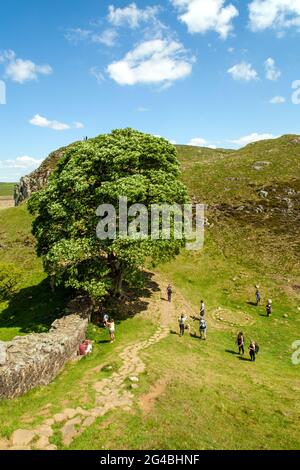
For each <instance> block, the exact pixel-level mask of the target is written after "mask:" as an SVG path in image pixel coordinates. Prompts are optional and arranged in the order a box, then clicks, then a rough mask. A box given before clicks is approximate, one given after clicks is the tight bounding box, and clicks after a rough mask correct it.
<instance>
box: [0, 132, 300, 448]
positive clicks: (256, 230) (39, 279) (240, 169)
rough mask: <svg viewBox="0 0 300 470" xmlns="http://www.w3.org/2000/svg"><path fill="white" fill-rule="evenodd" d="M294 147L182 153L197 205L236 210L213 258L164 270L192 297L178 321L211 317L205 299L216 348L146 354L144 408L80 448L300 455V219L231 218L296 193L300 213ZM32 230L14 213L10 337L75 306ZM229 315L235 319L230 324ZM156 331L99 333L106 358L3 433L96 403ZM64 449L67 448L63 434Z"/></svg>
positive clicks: (139, 393)
mask: <svg viewBox="0 0 300 470" xmlns="http://www.w3.org/2000/svg"><path fill="white" fill-rule="evenodd" d="M293 139H294V136H284V137H282V138H281V139H278V140H276V141H264V142H259V143H257V144H253V145H250V146H247V147H245V149H242V150H239V151H227V150H222V149H218V150H216V151H213V150H210V149H198V148H193V147H186V146H182V147H179V157H180V160H181V161H182V166H183V176H182V177H183V180H184V181H185V182H186V183H187V184H188V187H189V190H190V195H191V196H194V197H195V198H196V199H197V200H199V201H201V202H204V203H206V204H209V205H214V204H217V205H221V204H222V205H223V206H222V207H223V209H224V210H223V211H220V210H218V211H215V210H213V209H212V208H209V209H208V211H207V216H208V219H209V221H210V222H211V226H210V227H208V228H207V230H206V233H205V245H204V248H203V250H201V251H199V252H187V251H183V252H182V253H181V254H180V255H179V256H178V258H177V259H176V260H174V261H172V262H169V263H167V264H165V265H163V266H159V267H157V271H159V273H160V275H161V277H162V278H164V279H166V281H170V282H172V283H173V285H174V286H175V290H176V291H178V292H180V293H181V294H183V296H184V298H185V299H186V300H184V301H181V300H180V297H176V306H177V312H181V311H186V312H190V308H192V310H193V311H194V312H195V313H198V309H199V302H200V299H201V298H204V300H205V303H206V309H207V313H206V315H207V322H208V339H207V341H206V342H204V341H200V340H199V339H197V338H193V337H189V336H188V335H186V336H185V337H184V338H181V339H180V338H179V337H178V336H177V335H174V334H170V335H169V336H168V337H167V338H166V339H164V340H163V341H161V342H160V343H158V344H156V345H154V346H151V348H149V349H148V350H147V351H146V352H144V353H142V357H143V360H144V362H145V363H146V364H147V368H146V372H145V373H144V374H142V375H141V380H140V384H139V388H138V389H137V390H135V391H134V393H135V395H136V402H135V406H134V408H133V410H132V412H130V413H129V412H125V411H122V410H115V411H113V412H110V413H108V414H107V415H105V416H104V417H102V418H99V419H98V420H97V421H96V422H95V423H94V424H93V425H92V426H91V427H90V428H89V429H87V430H86V431H85V432H84V433H83V434H81V435H80V436H79V437H78V438H77V439H75V440H74V441H73V443H72V444H71V447H70V448H72V449H101V448H103V449H195V448H196V449H300V435H299V424H298V423H299V418H300V400H299V396H300V380H299V371H300V365H299V366H296V365H293V364H292V362H291V355H292V352H293V351H292V343H293V342H294V341H295V340H298V339H300V337H299V326H300V311H299V307H300V297H299V288H298V287H297V286H299V285H300V277H299V273H300V265H299V225H298V223H299V222H298V221H297V220H296V219H294V213H292V214H289V213H287V214H285V215H283V214H282V213H278V214H277V216H272V215H271V214H270V213H269V212H266V213H264V214H263V215H260V214H256V215H255V216H254V215H253V214H252V213H249V214H247V213H241V214H237V213H236V212H235V211H232V210H231V208H232V207H235V206H238V205H246V206H247V207H250V208H251V207H252V206H255V205H257V204H261V203H262V204H264V205H265V206H266V205H269V208H272V207H279V206H280V204H281V202H280V200H279V199H276V197H275V196H276V195H279V196H280V197H284V196H283V195H284V192H285V190H286V189H287V188H290V189H295V191H296V194H295V196H294V199H293V201H294V204H295V207H296V208H297V207H298V206H297V203H298V202H297V197H298V195H297V191H298V187H299V186H298V185H299V176H298V175H299V150H298V148H299V147H300V146H299V145H294V144H292V143H291V141H292V140H293ZM258 161H269V162H270V164H269V165H267V166H266V167H265V168H264V169H263V170H260V171H257V170H254V169H253V165H254V164H255V163H256V162H258ZM233 178H234V179H233ZM262 188H265V189H266V188H267V189H268V192H269V195H270V196H269V198H268V201H261V199H260V198H259V197H258V191H259V190H260V189H262ZM272 189H276V191H272ZM299 189H300V188H299ZM30 224H31V218H30V216H29V215H28V213H27V211H26V206H25V205H23V206H21V207H18V208H14V209H7V210H4V211H2V212H1V213H0V236H1V248H0V255H1V259H2V260H3V261H4V262H11V263H15V264H16V265H17V266H18V267H22V269H23V272H24V276H23V284H22V286H21V289H20V292H19V293H18V294H17V295H16V297H15V298H14V299H13V300H12V301H11V302H10V303H2V304H0V340H1V339H2V340H3V339H4V340H7V339H11V338H12V337H13V336H14V335H15V334H25V333H27V332H28V331H44V330H46V329H47V328H48V327H49V325H50V323H51V321H52V320H53V319H54V318H55V317H56V316H57V315H59V314H60V313H63V311H64V307H65V303H66V301H67V297H68V296H67V295H66V293H64V292H57V293H56V294H55V296H53V294H51V292H50V288H49V284H48V282H47V280H46V279H45V275H44V273H43V270H42V266H41V262H40V260H38V259H37V258H36V256H35V253H34V241H33V239H32V237H31V235H30ZM25 240H26V242H25ZM257 283H258V284H260V286H261V292H262V297H263V299H262V305H261V307H258V308H257V307H255V306H253V305H252V304H251V303H252V302H253V300H254V294H255V289H254V285H255V284H257ZM29 297H30V298H29ZM270 297H271V298H272V299H273V310H274V312H273V315H272V317H271V318H267V317H266V316H265V310H264V306H265V303H266V300H267V299H268V298H270ZM218 308H221V309H222V312H223V311H225V314H224V316H225V317H226V318H225V321H223V322H219V323H218V321H217V320H216V319H215V313H216V311H217V309H218ZM285 314H287V315H288V318H284V315H285ZM226 315H228V318H227V316H226ZM245 315H246V316H247V319H248V320H247V322H246V323H245V322H244V318H245ZM176 316H177V313H176ZM173 328H177V324H176V317H175V318H174V322H173ZM194 328H195V329H197V323H195V325H193V326H192V330H193V329H194ZM240 329H242V330H243V331H244V334H245V337H246V355H245V358H246V359H247V358H248V352H247V347H248V344H249V340H250V338H254V339H255V340H257V341H258V343H259V345H260V352H259V354H258V356H257V361H256V363H254V364H253V363H250V362H248V361H247V360H240V359H239V357H238V356H237V355H236V354H235V352H236V346H235V338H236V335H237V333H238V331H239V330H240ZM154 331H155V325H154V324H153V323H152V322H150V321H149V318H148V317H147V319H143V318H142V317H141V316H140V315H138V316H133V317H132V318H130V319H124V318H123V319H121V317H120V322H119V323H118V325H117V342H116V343H114V344H113V345H110V344H106V343H102V342H101V341H103V340H104V339H105V338H106V336H105V335H106V334H107V333H106V332H105V331H104V330H103V329H101V328H97V327H92V326H91V327H90V328H89V337H91V338H93V339H94V340H95V341H96V343H97V344H96V346H95V351H94V353H93V355H92V356H90V357H88V358H85V359H83V360H81V361H80V362H79V363H75V364H74V363H71V364H69V365H67V366H66V368H65V369H64V371H63V372H62V373H61V374H60V375H59V376H58V377H57V378H56V379H55V380H54V382H53V383H52V384H51V385H50V386H49V387H42V388H38V389H36V390H33V391H31V392H30V393H28V394H27V395H25V396H23V397H20V398H17V399H15V400H12V401H3V402H1V404H0V420H1V423H4V424H3V425H1V429H0V435H1V436H9V435H10V434H11V432H12V431H13V430H14V429H17V428H18V427H21V428H24V427H25V428H30V427H32V426H35V425H36V424H38V423H40V422H41V421H42V419H43V417H42V415H41V413H43V409H44V407H45V406H46V405H47V404H51V408H50V410H51V413H52V414H53V413H55V412H59V411H61V410H62V409H63V408H64V407H66V406H67V407H76V406H83V407H86V408H89V407H92V406H93V399H94V394H93V387H92V385H93V383H94V381H96V380H97V379H98V378H99V376H100V377H106V376H109V372H103V371H102V372H100V373H99V374H100V375H97V376H96V375H95V374H94V373H93V370H94V368H95V367H96V366H99V365H100V366H102V365H103V366H105V365H107V364H111V365H113V367H114V369H117V368H118V367H119V365H120V360H119V357H118V352H119V351H121V350H122V349H123V348H124V347H125V346H126V345H128V344H131V343H133V342H135V341H138V340H142V339H144V338H148V337H149V336H150V335H151V334H153V332H154ZM161 381H162V382H163V383H164V386H163V387H162V390H161V391H160V393H158V396H157V398H156V400H155V402H154V403H153V406H152V408H151V410H150V412H149V413H144V412H143V409H142V407H141V406H140V400H144V399H145V397H144V396H145V395H147V394H148V392H149V391H151V390H152V389H153V387H155V386H156V384H157V383H159V382H161ZM53 442H54V443H56V444H57V445H58V447H59V448H63V445H62V443H61V439H60V433H59V432H57V433H56V435H55V436H54V438H53Z"/></svg>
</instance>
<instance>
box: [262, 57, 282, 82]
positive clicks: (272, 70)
mask: <svg viewBox="0 0 300 470" xmlns="http://www.w3.org/2000/svg"><path fill="white" fill-rule="evenodd" d="M264 66H265V71H266V78H267V80H271V81H276V80H278V78H279V77H280V76H281V72H280V70H279V69H278V68H276V65H275V60H274V59H272V58H271V57H269V58H268V59H267V60H266V61H265V63H264Z"/></svg>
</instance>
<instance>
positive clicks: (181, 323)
mask: <svg viewBox="0 0 300 470" xmlns="http://www.w3.org/2000/svg"><path fill="white" fill-rule="evenodd" d="M186 321H187V316H186V315H184V313H182V314H181V315H180V317H179V318H178V322H179V336H183V335H184V329H185V322H186Z"/></svg>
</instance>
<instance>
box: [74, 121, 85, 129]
mask: <svg viewBox="0 0 300 470" xmlns="http://www.w3.org/2000/svg"><path fill="white" fill-rule="evenodd" d="M74 127H75V129H84V124H82V122H79V121H76V122H74Z"/></svg>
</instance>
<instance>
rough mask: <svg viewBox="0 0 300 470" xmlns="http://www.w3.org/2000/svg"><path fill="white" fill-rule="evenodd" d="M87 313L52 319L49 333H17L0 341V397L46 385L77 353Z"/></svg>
mask: <svg viewBox="0 0 300 470" xmlns="http://www.w3.org/2000/svg"><path fill="white" fill-rule="evenodd" d="M86 316H87V315H84V316H83V317H82V316H80V315H75V314H70V315H68V316H65V317H63V318H61V319H59V320H56V321H55V322H54V323H53V324H52V327H51V329H50V331H49V333H40V334H38V333H37V334H35V333H34V334H29V335H27V336H17V337H16V338H14V339H13V340H12V341H9V342H2V341H1V342H0V399H7V398H14V397H18V396H20V395H23V394H24V393H26V392H28V391H29V390H31V389H32V388H34V387H36V386H39V385H48V384H49V383H50V382H51V381H52V380H53V379H54V378H55V377H56V376H57V374H58V373H59V372H60V371H61V370H62V369H63V367H64V365H65V363H66V362H67V361H68V360H70V359H72V358H73V357H74V356H76V355H77V352H78V349H79V345H80V343H81V342H82V341H83V340H84V339H85V337H86V329H87V325H88V319H87V318H86Z"/></svg>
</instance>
